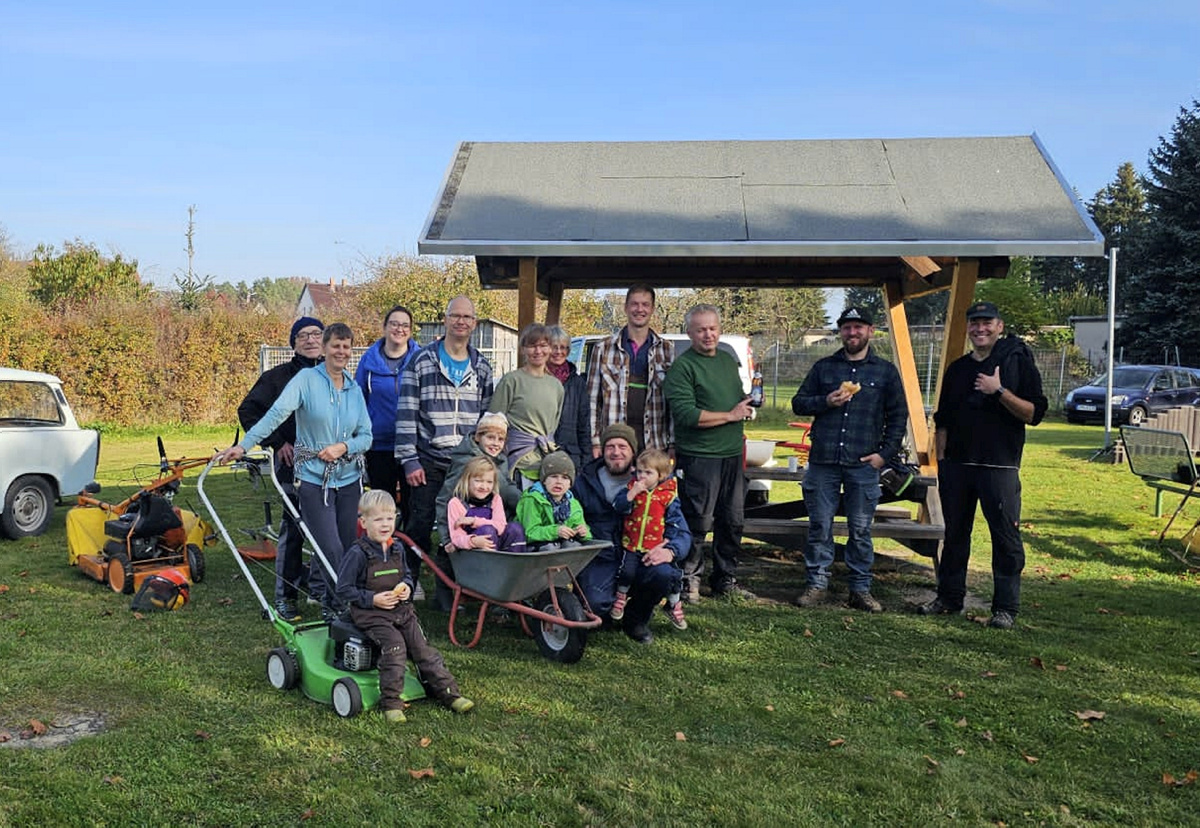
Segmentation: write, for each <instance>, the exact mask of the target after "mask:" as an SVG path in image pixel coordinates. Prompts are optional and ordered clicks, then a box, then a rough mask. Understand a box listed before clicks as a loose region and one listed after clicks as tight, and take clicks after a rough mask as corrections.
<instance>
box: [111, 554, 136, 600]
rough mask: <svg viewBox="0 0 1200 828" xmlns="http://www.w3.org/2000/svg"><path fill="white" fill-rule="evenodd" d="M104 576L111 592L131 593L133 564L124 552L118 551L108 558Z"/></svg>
mask: <svg viewBox="0 0 1200 828" xmlns="http://www.w3.org/2000/svg"><path fill="white" fill-rule="evenodd" d="M106 577H107V580H108V585H109V586H110V587H112V591H113V592H119V593H121V594H122V595H133V564H131V563H130V562H129V556H128V555H126V554H125V553H124V552H118V553H117V554H115V555H113V556H112V557H111V558H109V559H108V572H107V574H106Z"/></svg>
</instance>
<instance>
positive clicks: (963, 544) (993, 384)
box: [918, 302, 1048, 630]
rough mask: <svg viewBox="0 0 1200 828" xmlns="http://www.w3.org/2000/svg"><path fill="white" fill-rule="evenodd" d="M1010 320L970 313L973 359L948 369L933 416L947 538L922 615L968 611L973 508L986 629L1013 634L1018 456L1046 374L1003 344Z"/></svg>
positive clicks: (994, 312) (980, 308)
mask: <svg viewBox="0 0 1200 828" xmlns="http://www.w3.org/2000/svg"><path fill="white" fill-rule="evenodd" d="M1003 333H1004V320H1003V319H1001V318H1000V311H999V310H998V309H997V308H996V306H995V305H993V304H992V303H991V302H976V303H975V304H974V305H972V306H971V307H970V309H969V310H968V311H967V336H968V337H969V338H970V340H971V352H970V353H968V354H966V355H964V356H962V357H959V358H958V359H956V360H955V361H954V362H952V363H950V367H949V368H947V369H946V374H945V376H944V377H942V393H941V395H940V397H939V398H938V406H937V411H936V412H935V413H934V415H933V417H934V423H935V424H936V427H937V431H936V435H935V437H936V445H937V458H938V492H939V494H940V495H941V499H942V511H943V513H944V514H945V518H946V540H945V543H944V545H943V549H942V557H941V560H940V561H939V562H938V570H937V582H938V583H937V597H936V598H935V599H933V600H932V601H930V602H929V603H927V604H923V605H921V607H920V608H919V609H918V612H920V613H921V614H922V615H949V614H956V613H959V612H961V611H962V606H963V598H964V596H965V595H966V589H967V561H968V559H969V558H970V556H971V528H972V526H973V525H974V523H975V504H976V503H978V504H979V505H980V506H981V507H982V508H983V516H984V518H985V519H986V520H987V523H988V529H989V530H990V531H991V536H992V580H993V585H994V589H993V595H992V617H991V620H990V621H989V622H988V626H989V627H995V628H997V629H1005V630H1006V629H1011V628H1012V627H1013V625H1014V624H1015V623H1016V616H1017V612H1018V610H1019V609H1020V603H1021V570H1023V569H1024V568H1025V546H1024V544H1023V543H1022V541H1021V478H1020V467H1021V454H1022V451H1023V450H1024V448H1025V426H1026V425H1037V424H1038V423H1040V422H1041V421H1042V417H1043V416H1045V414H1046V408H1047V405H1048V403H1047V400H1046V397H1045V395H1044V394H1043V393H1042V375H1041V374H1040V373H1039V372H1038V368H1037V365H1036V364H1035V363H1034V361H1033V353H1032V352H1031V351H1030V350H1029V346H1028V345H1026V344H1025V343H1024V342H1023V341H1021V340H1020V339H1019V338H1017V337H1011V336H1010V337H1005V338H1003V339H1002V338H1001V334H1003Z"/></svg>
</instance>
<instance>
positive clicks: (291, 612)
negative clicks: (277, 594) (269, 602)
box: [275, 598, 303, 623]
mask: <svg viewBox="0 0 1200 828" xmlns="http://www.w3.org/2000/svg"><path fill="white" fill-rule="evenodd" d="M275 614H276V615H278V616H279V617H280V618H282V619H283V620H284V621H288V622H290V623H295V622H297V621H299V620H300V619H301V618H302V617H303V616H302V615H300V610H298V609H296V602H295V601H292V600H289V599H287V598H280V599H279V600H278V601H276V602H275Z"/></svg>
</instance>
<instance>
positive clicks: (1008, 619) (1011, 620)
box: [987, 610, 1017, 630]
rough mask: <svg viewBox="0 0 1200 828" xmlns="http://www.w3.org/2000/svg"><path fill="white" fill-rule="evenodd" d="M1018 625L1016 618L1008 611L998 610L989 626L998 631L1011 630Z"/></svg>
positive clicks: (989, 621) (993, 614)
mask: <svg viewBox="0 0 1200 828" xmlns="http://www.w3.org/2000/svg"><path fill="white" fill-rule="evenodd" d="M1016 623H1017V619H1016V617H1015V616H1014V615H1013V614H1012V613H1011V612H1009V611H1008V610H996V611H995V612H993V613H992V617H991V618H990V619H989V620H988V624H987V625H988V626H989V627H993V628H995V629H997V630H1011V629H1012V628H1013V626H1014V625H1015V624H1016Z"/></svg>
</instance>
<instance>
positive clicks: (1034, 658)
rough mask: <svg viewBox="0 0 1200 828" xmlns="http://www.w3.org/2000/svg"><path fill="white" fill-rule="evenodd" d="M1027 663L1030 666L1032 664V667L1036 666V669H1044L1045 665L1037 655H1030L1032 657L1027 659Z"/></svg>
mask: <svg viewBox="0 0 1200 828" xmlns="http://www.w3.org/2000/svg"><path fill="white" fill-rule="evenodd" d="M1029 664H1030V666H1032V667H1034V668H1036V669H1038V670H1045V669H1046V665H1045V664H1043V663H1042V660H1041V659H1040V658H1038V657H1037V656H1032V657H1031V658H1030V659H1029Z"/></svg>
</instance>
